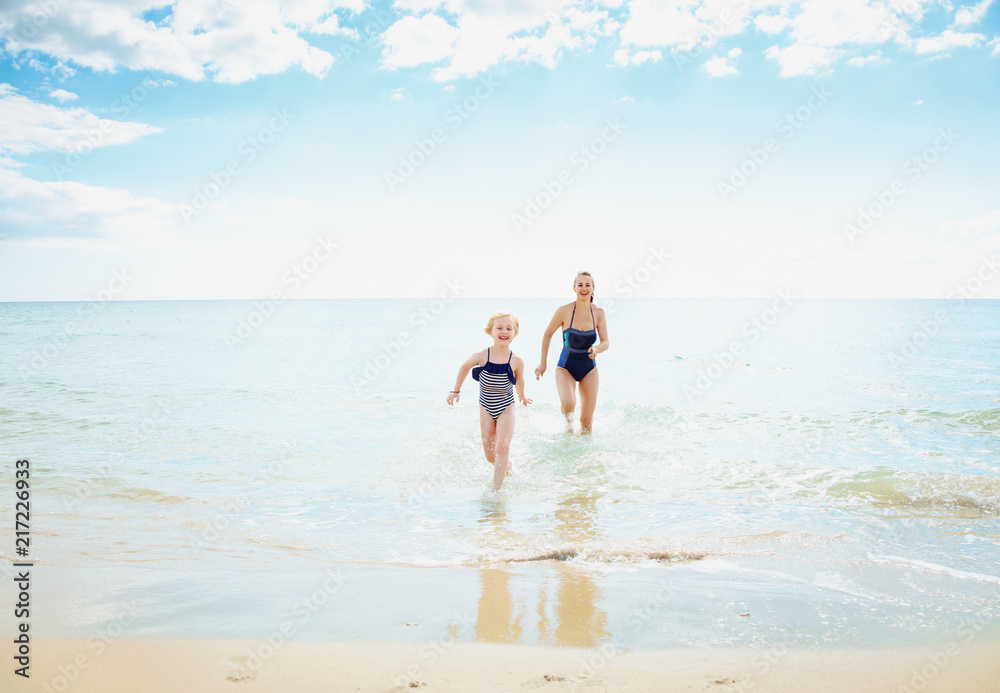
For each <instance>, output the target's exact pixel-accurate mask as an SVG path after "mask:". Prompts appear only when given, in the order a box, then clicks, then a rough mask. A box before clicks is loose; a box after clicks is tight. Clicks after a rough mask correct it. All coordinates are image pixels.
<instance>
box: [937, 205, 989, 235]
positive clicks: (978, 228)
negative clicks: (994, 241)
mask: <svg viewBox="0 0 1000 693" xmlns="http://www.w3.org/2000/svg"><path fill="white" fill-rule="evenodd" d="M940 232H941V233H942V234H944V235H946V236H964V237H967V238H981V237H983V236H989V235H991V234H993V233H1000V209H998V210H995V211H992V212H990V213H988V214H986V215H984V216H981V217H973V218H971V219H948V220H946V221H944V222H943V223H942V224H941V228H940Z"/></svg>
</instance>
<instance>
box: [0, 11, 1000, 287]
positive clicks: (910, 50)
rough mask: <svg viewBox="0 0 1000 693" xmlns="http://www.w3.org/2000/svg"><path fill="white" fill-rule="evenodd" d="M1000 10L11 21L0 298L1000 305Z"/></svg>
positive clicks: (6, 14)
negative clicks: (790, 298) (790, 297)
mask: <svg viewBox="0 0 1000 693" xmlns="http://www.w3.org/2000/svg"><path fill="white" fill-rule="evenodd" d="M998 5H1000V3H994V2H993V0H982V1H978V2H951V1H942V0H660V1H658V2H657V1H653V0H608V1H607V2H599V1H598V2H589V1H588V2H580V1H577V0H563V1H561V2H560V1H559V0H496V1H489V2H487V1H486V0H444V1H442V2H436V1H435V0H398V1H396V2H375V3H368V2H365V0H285V1H280V0H177V1H175V2H169V1H168V0H72V2H71V1H70V0H5V1H4V3H3V4H2V5H0V300H2V301H50V300H79V301H83V300H101V299H106V298H114V299H116V300H147V299H250V298H253V299H270V298H271V297H280V298H281V299H286V298H368V297H371V298H376V297H414V298H415V297H434V296H438V295H442V294H448V295H456V294H457V295H460V296H463V297H530V296H540V297H541V296H544V297H548V296H565V297H566V298H567V300H569V299H570V298H571V297H572V294H571V288H570V287H571V285H572V282H573V279H574V277H575V274H576V272H577V271H579V270H588V271H590V272H592V273H593V275H594V280H595V289H596V291H595V294H596V296H597V298H598V300H600V299H601V298H607V297H630V296H648V297H767V296H775V295H778V293H779V292H782V291H791V292H794V295H795V296H796V297H878V298H882V297H885V298H954V297H956V296H957V295H959V294H961V295H962V296H964V297H966V298H972V297H974V298H998V297H1000V276H997V277H996V278H994V275H1000V264H997V260H998V259H1000V167H998V166H997V165H996V162H997V161H998V160H1000V137H998V132H1000V131H998V128H997V125H996V123H998V122H1000V90H998V86H1000V79H998V78H1000V6H998ZM449 292H450V293H449Z"/></svg>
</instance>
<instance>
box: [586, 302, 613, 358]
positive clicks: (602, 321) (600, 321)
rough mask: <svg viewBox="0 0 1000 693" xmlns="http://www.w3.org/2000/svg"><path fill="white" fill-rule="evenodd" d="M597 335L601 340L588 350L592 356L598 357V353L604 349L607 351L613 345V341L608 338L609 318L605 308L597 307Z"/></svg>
mask: <svg viewBox="0 0 1000 693" xmlns="http://www.w3.org/2000/svg"><path fill="white" fill-rule="evenodd" d="M596 318H597V336H598V337H599V338H600V340H601V341H600V342H598V343H597V344H595V345H594V346H592V347H590V349H589V350H588V351H589V352H590V358H592V359H594V358H597V355H598V354H600V353H601V352H602V351H607V350H608V347H609V346H611V342H610V340H609V339H608V320H607V318H606V317H605V315H604V309H603V308H598V309H597V315H596Z"/></svg>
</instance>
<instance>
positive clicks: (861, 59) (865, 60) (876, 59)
mask: <svg viewBox="0 0 1000 693" xmlns="http://www.w3.org/2000/svg"><path fill="white" fill-rule="evenodd" d="M883 62H886V61H885V58H883V57H882V51H878V52H877V53H872V54H871V55H865V56H855V57H853V58H849V59H848V60H847V64H848V65H850V66H851V67H863V66H865V65H868V64H869V63H883Z"/></svg>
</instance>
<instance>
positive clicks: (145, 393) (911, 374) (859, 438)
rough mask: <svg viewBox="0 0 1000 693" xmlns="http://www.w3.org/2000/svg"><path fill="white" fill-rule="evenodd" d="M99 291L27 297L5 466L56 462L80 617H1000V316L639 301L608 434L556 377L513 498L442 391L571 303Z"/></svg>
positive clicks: (11, 309)
mask: <svg viewBox="0 0 1000 693" xmlns="http://www.w3.org/2000/svg"><path fill="white" fill-rule="evenodd" d="M82 305H84V304H72V303H48V304H0V420H2V422H3V427H2V430H3V433H2V435H3V448H4V451H5V455H4V456H5V458H6V459H7V460H8V462H5V464H11V465H12V460H13V459H14V458H15V457H27V458H29V459H30V460H31V463H32V475H33V481H34V486H33V489H32V493H33V495H32V509H33V522H32V532H33V534H32V540H33V544H32V549H33V551H32V558H34V560H35V561H36V564H37V568H36V571H37V572H38V573H39V574H40V575H44V576H46V577H43V578H40V580H41V582H40V584H41V587H40V589H42V590H44V594H45V595H46V597H45V598H46V599H50V600H52V601H57V602H58V604H59V605H60V609H58V610H56V609H53V610H52V614H51V615H49V616H46V617H44V621H43V623H44V628H45V629H46V630H47V631H48V632H50V633H52V634H75V635H85V634H86V633H88V632H91V631H93V629H95V628H99V627H101V624H106V622H107V621H108V619H114V618H119V616H120V614H119V612H120V610H121V608H122V605H123V604H134V605H136V608H137V609H139V611H140V616H139V617H137V618H135V619H131V620H130V621H129V624H130V625H129V628H130V632H132V633H134V634H145V635H164V636H173V637H194V636H198V635H201V636H208V637H216V636H218V637H222V636H228V635H246V634H251V635H254V634H256V633H257V632H258V631H260V629H262V628H264V629H265V630H266V628H267V627H268V626H267V624H268V623H271V622H272V621H273V620H274V619H280V617H281V615H282V613H285V612H287V611H288V610H289V609H290V608H291V607H292V606H293V605H294V604H296V603H297V600H299V599H301V598H303V596H306V595H309V594H312V593H313V591H314V590H315V589H316V588H315V587H314V586H313V585H314V584H320V585H322V584H323V583H324V580H325V579H326V578H324V575H325V574H326V573H327V571H333V572H334V573H335V574H339V575H342V576H344V584H343V586H338V587H337V589H336V590H335V591H330V593H329V595H328V597H329V605H331V606H332V605H336V608H328V607H327V606H326V605H324V608H323V609H318V608H317V611H316V613H317V616H316V618H311V619H309V620H308V622H306V623H303V625H302V627H301V628H300V629H299V630H297V633H296V634H297V637H302V638H309V639H327V638H333V639H340V638H350V637H372V638H379V637H382V638H386V637H388V638H396V639H411V638H426V637H428V633H433V634H434V636H436V635H437V634H439V633H441V632H447V630H448V628H449V627H450V628H456V627H458V630H457V631H456V637H459V638H462V639H470V640H476V639H482V640H494V641H504V642H525V643H541V644H555V645H586V646H590V645H595V644H598V643H600V642H605V641H607V640H608V639H610V638H612V637H613V636H616V635H618V636H620V637H621V638H624V642H625V643H626V644H627V645H628V646H638V647H666V646H676V645H681V646H693V645H713V646H744V645H758V644H761V643H765V642H795V643H803V644H839V645H851V644H857V643H859V642H894V643H895V642H899V643H905V642H921V641H924V640H927V639H935V638H947V637H950V635H949V634H953V633H954V632H955V631H956V629H958V628H961V627H962V625H963V624H969V623H975V624H977V625H981V626H982V627H983V629H984V630H990V632H996V631H997V630H998V629H997V628H996V624H997V622H998V621H1000V567H998V565H997V558H996V556H997V555H998V552H997V546H998V544H1000V477H998V472H1000V454H998V453H1000V442H998V439H997V431H998V430H1000V402H998V394H997V393H998V392H1000V387H998V386H1000V374H998V372H997V369H996V365H995V364H996V354H997V349H998V347H1000V333H998V331H997V329H996V326H997V321H998V318H1000V305H998V304H997V303H996V302H992V301H968V302H965V303H964V304H959V303H957V302H951V301H806V300H798V301H794V302H792V303H791V305H790V306H787V309H786V310H784V312H781V313H778V312H777V311H776V310H774V308H773V307H774V305H776V304H775V302H774V300H735V301H722V300H704V301H697V300H654V299H631V300H627V301H619V302H618V304H617V305H615V307H614V311H613V313H612V314H611V315H610V317H609V323H610V328H611V339H612V348H611V350H610V351H608V352H607V353H606V354H602V355H601V356H600V357H599V359H598V362H599V373H600V377H601V394H600V404H599V408H598V412H597V416H596V419H595V434H594V435H593V436H592V437H580V436H577V435H572V434H566V433H565V431H564V429H565V425H564V423H563V421H562V418H561V415H560V413H559V406H558V401H557V398H556V394H555V386H554V383H553V381H552V377H551V373H550V374H548V375H546V377H545V379H543V381H542V382H541V383H536V382H535V380H534V378H533V377H529V382H528V383H527V388H528V396H529V397H531V398H533V399H534V400H535V403H534V404H532V405H531V406H530V407H527V408H520V407H519V410H518V412H517V417H518V418H517V428H516V432H515V436H514V440H513V444H512V452H511V458H512V460H513V463H514V475H513V476H512V477H511V478H509V479H508V480H507V482H506V483H505V485H504V488H503V490H502V491H501V492H500V493H499V494H492V493H491V492H490V491H489V489H490V482H491V478H492V470H491V468H490V466H489V465H488V463H487V462H486V461H485V460H484V459H483V455H482V449H481V444H480V442H479V440H478V411H477V409H476V407H477V405H476V391H475V387H474V383H473V381H471V379H469V380H467V381H466V383H465V385H464V387H463V398H462V401H461V403H460V404H459V405H458V406H457V407H454V408H450V407H448V406H447V405H446V404H445V403H444V398H445V395H446V393H447V391H448V390H449V389H451V386H452V383H453V379H454V375H455V372H456V371H457V369H458V366H459V364H460V363H461V362H462V360H464V359H465V358H466V357H467V356H468V354H469V353H471V352H472V351H474V350H476V349H480V348H483V347H485V346H487V339H486V337H485V335H483V334H482V332H481V329H482V324H484V323H485V318H486V317H487V316H488V315H489V314H490V313H492V312H493V311H494V310H495V309H497V308H499V307H504V306H507V307H511V308H514V309H515V310H516V311H517V312H518V313H519V316H520V322H521V334H520V335H519V336H518V338H517V339H516V340H515V342H514V345H513V348H514V351H515V353H517V354H519V355H522V356H523V357H524V358H525V361H526V364H527V365H526V371H528V372H531V371H533V369H534V366H535V365H536V364H537V362H538V345H539V343H540V333H541V330H542V329H543V328H544V326H545V324H546V323H547V320H548V318H549V317H550V315H551V311H552V310H554V308H555V305H556V302H555V301H541V300H527V301H526V300H514V301H509V302H496V301H487V300H478V299H476V300H473V299H460V300H457V301H455V302H453V303H451V304H448V305H445V304H443V303H439V302H433V301H374V300H371V301H300V302H289V303H285V304H281V305H279V306H278V307H277V309H276V310H275V311H274V312H273V314H271V315H269V316H263V315H261V316H259V317H261V318H263V319H258V318H257V317H254V311H255V310H256V307H255V304H254V302H239V301H233V302H134V303H107V304H92V305H91V307H92V308H93V307H94V306H95V305H96V307H97V308H99V309H97V310H95V312H94V313H93V314H91V313H89V312H83V311H82V310H81V306H82ZM941 315H944V316H945V317H946V320H941V319H940V316H941ZM772 318H773V320H772ZM241 320H244V321H246V323H245V327H246V329H243V330H242V332H239V329H240V328H239V326H240V323H241ZM70 323H73V324H74V325H76V327H75V328H74V330H73V331H74V332H76V333H77V334H75V335H74V336H70V337H63V336H61V335H64V334H65V331H66V330H65V328H66V326H67V325H68V324H70ZM258 323H259V326H253V325H256V324H258ZM227 333H228V334H230V335H237V336H238V337H239V338H240V340H241V341H239V342H238V343H236V340H234V339H233V338H232V337H230V338H229V339H228V342H229V344H227ZM921 335H922V336H921ZM735 352H739V353H738V354H737V356H733V355H732V354H733V353H735ZM556 355H557V354H556V349H555V346H553V350H552V353H551V354H550V366H551V365H552V364H554V363H555V358H556ZM3 521H4V522H5V523H7V524H8V525H12V524H13V512H12V509H11V508H8V507H6V506H5V507H4V514H3ZM2 551H3V552H4V553H3V557H4V559H5V563H7V564H9V560H10V559H11V558H12V556H11V555H10V553H9V548H8V547H7V546H3V548H2ZM67 585H74V586H75V588H74V590H73V592H72V593H73V597H72V599H70V598H68V597H60V596H59V595H60V594H65V593H66V592H65V589H66V588H67ZM466 611H468V614H469V615H465V616H463V614H465V612H466ZM56 613H57V614H58V615H56ZM310 613H312V612H310ZM320 613H322V614H324V616H322V617H321V616H320V615H319V614H320ZM116 614H117V615H116ZM741 614H750V615H749V616H743V615H741ZM102 619H103V620H102ZM470 619H471V620H470ZM466 621H468V622H469V623H471V624H472V625H469V626H468V627H467V628H465V629H464V630H463V628H462V627H461V624H462V623H464V622H466ZM407 622H412V623H420V624H421V625H420V626H407V625H406V623H407ZM449 623H450V624H452V625H451V626H449V625H448V624H449ZM456 623H457V624H459V626H455V624H456Z"/></svg>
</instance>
